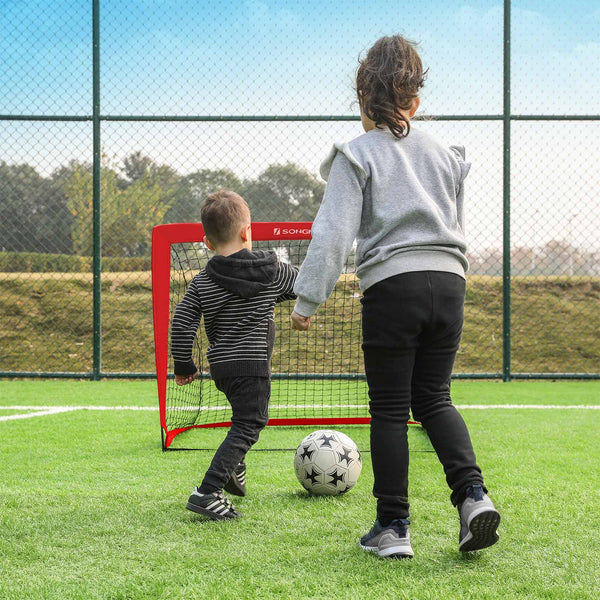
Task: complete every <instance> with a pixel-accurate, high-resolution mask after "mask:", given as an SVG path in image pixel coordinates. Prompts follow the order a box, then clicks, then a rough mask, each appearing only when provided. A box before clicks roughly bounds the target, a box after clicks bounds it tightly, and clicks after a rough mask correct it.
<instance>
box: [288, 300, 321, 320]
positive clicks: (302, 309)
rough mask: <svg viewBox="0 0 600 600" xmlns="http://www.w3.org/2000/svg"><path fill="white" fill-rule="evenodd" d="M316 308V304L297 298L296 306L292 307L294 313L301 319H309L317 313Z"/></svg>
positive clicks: (317, 305) (317, 306)
mask: <svg viewBox="0 0 600 600" xmlns="http://www.w3.org/2000/svg"><path fill="white" fill-rule="evenodd" d="M317 308H319V303H318V302H311V301H310V300H306V299H305V298H298V299H297V300H296V306H294V310H295V311H296V313H298V314H299V315H301V316H303V317H311V316H312V315H314V314H315V313H316V312H317Z"/></svg>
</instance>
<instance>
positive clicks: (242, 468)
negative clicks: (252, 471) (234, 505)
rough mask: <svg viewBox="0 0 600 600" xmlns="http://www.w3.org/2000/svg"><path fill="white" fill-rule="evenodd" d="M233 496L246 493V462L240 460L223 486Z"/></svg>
mask: <svg viewBox="0 0 600 600" xmlns="http://www.w3.org/2000/svg"><path fill="white" fill-rule="evenodd" d="M223 489H224V490H225V491H226V492H229V493H230V494H233V495H234V496H245V495H246V464H245V463H243V462H241V463H240V464H239V465H238V466H237V467H236V468H235V469H234V471H233V473H232V474H231V477H230V478H229V481H228V482H227V483H226V484H225V487H224V488H223Z"/></svg>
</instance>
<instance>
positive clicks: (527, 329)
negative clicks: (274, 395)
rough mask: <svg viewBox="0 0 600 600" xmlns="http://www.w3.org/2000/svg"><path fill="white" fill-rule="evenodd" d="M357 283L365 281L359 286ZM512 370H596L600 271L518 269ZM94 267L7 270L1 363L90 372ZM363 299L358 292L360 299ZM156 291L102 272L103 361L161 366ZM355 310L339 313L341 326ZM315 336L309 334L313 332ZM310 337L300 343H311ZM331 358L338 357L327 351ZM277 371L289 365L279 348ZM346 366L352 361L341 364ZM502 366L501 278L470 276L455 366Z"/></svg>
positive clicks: (283, 341) (135, 277)
mask: <svg viewBox="0 0 600 600" xmlns="http://www.w3.org/2000/svg"><path fill="white" fill-rule="evenodd" d="M356 291H357V290H356ZM511 294H512V329H511V339H512V369H513V371H514V372H515V373H518V372H521V373H523V372H527V373H528V372H533V373H563V372H569V373H597V372H598V364H600V345H599V344H598V343H597V335H598V330H599V329H600V311H598V303H599V301H600V280H599V279H598V278H597V277H513V279H512V291H511ZM92 296H93V291H92V277H91V274H90V273H0V366H1V369H2V370H6V371H23V370H27V371H47V372H48V371H49V372H52V371H65V370H66V371H71V372H90V371H91V370H92V363H93V358H92V355H93V344H92V340H93V336H92V333H93V319H92V304H93V301H92ZM356 303H357V304H358V299H357V300H356ZM151 307H152V298H151V285H150V274H149V273H104V274H103V275H102V369H103V371H105V372H114V371H126V372H136V373H143V372H152V371H154V368H155V367H154V347H153V345H152V344H151V343H149V340H151V339H152V337H153V329H152V309H151ZM281 307H282V308H281V310H282V312H283V314H284V319H283V321H282V322H281V323H280V324H279V325H278V338H277V339H278V344H280V346H281V347H287V348H291V349H292V350H291V351H292V353H293V352H296V351H297V348H298V341H297V340H298V335H297V334H296V332H291V331H290V330H289V326H288V316H289V312H290V310H291V303H284V304H283V305H281ZM322 310H323V309H321V313H320V314H321V317H319V314H317V317H316V318H315V319H314V321H313V328H312V331H313V332H314V335H315V339H316V338H317V337H318V339H319V340H322V342H321V343H322V344H323V349H322V351H321V352H320V354H318V356H317V361H316V364H314V363H312V364H310V365H306V369H307V370H308V371H309V372H322V369H323V366H322V365H321V364H320V363H321V362H322V360H321V359H324V358H325V350H326V349H327V348H328V347H329V346H330V341H328V340H326V338H324V337H323V336H322V335H321V334H322V332H321V331H320V330H319V326H320V325H319V324H320V321H319V319H321V323H322V318H323V315H322ZM348 319H349V317H348V315H347V314H344V313H339V314H338V315H337V323H336V324H335V329H336V330H338V331H339V330H340V328H341V327H342V325H343V324H344V323H345V322H347V321H348ZM310 335H312V334H311V333H309V336H310ZM344 335H345V339H346V340H347V344H348V347H350V348H354V349H355V350H356V352H355V353H353V354H352V355H351V357H350V359H349V360H356V361H358V363H359V364H361V365H362V359H361V358H360V356H359V353H360V344H359V337H360V331H359V329H358V328H357V329H356V330H355V331H348V329H347V328H345V329H344ZM305 337H306V336H303V338H302V340H301V342H300V345H303V344H304V341H305V340H304V338H305ZM329 358H331V357H329ZM273 367H274V370H275V371H276V372H277V371H278V369H279V370H280V371H281V372H284V373H285V372H289V371H288V370H286V369H285V368H282V367H281V365H280V364H279V363H278V358H277V353H276V355H275V357H274V363H273ZM339 368H340V369H341V370H342V372H347V371H348V369H347V366H345V365H340V367H339ZM501 371H502V278H501V277H487V276H470V277H469V278H468V284H467V297H466V305H465V329H464V333H463V338H462V342H461V348H460V350H459V353H458V356H457V361H456V364H455V372H456V373H498V372H501Z"/></svg>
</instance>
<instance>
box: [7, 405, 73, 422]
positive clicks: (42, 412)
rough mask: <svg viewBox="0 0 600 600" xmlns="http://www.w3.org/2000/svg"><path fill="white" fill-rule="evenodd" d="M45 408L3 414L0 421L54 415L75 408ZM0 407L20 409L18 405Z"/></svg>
mask: <svg viewBox="0 0 600 600" xmlns="http://www.w3.org/2000/svg"><path fill="white" fill-rule="evenodd" d="M33 408H42V407H40V406H35V407H33ZM45 408H46V409H47V410H38V411H36V412H27V413H21V414H18V415H4V416H0V421H14V420H15V419H29V418H30V417H46V416H48V415H56V414H58V413H64V412H71V411H73V410H77V409H76V408H74V407H71V406H60V407H59V406H53V407H49V406H46V407H45ZM0 409H4V410H20V407H18V406H12V407H5V406H3V407H0Z"/></svg>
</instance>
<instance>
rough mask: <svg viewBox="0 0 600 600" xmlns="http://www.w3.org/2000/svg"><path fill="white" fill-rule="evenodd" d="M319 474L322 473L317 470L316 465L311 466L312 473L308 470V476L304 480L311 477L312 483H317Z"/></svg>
mask: <svg viewBox="0 0 600 600" xmlns="http://www.w3.org/2000/svg"><path fill="white" fill-rule="evenodd" d="M318 475H320V473H318V472H317V471H315V469H314V467H311V469H310V473H309V472H308V471H307V472H306V477H305V478H304V480H305V481H308V480H309V479H310V482H311V484H312V485H314V484H315V483H317V476H318Z"/></svg>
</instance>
